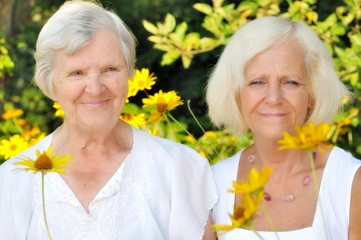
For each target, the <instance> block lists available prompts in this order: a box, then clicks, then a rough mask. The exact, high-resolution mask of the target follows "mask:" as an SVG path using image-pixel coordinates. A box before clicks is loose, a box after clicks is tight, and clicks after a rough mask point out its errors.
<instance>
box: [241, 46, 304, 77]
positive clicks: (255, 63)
mask: <svg viewBox="0 0 361 240" xmlns="http://www.w3.org/2000/svg"><path fill="white" fill-rule="evenodd" d="M259 66H263V67H262V68H260V67H259ZM270 67H277V68H292V69H294V68H299V67H302V68H304V67H305V51H304V49H303V47H302V46H301V45H300V44H299V43H298V42H297V41H294V40H283V41H281V42H278V43H276V44H274V45H273V46H271V47H269V48H267V49H266V50H264V51H262V52H260V53H258V54H257V55H255V56H254V57H253V58H251V59H250V60H249V61H248V63H247V64H246V68H245V70H246V71H247V70H250V69H253V68H257V71H262V70H266V69H268V68H270Z"/></svg>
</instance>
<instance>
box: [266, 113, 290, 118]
mask: <svg viewBox="0 0 361 240" xmlns="http://www.w3.org/2000/svg"><path fill="white" fill-rule="evenodd" d="M261 116H263V117H265V118H280V117H284V116H286V114H285V113H261Z"/></svg>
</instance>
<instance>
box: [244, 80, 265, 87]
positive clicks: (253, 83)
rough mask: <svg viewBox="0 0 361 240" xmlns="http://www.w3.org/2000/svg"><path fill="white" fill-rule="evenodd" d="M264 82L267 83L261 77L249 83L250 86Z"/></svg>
mask: <svg viewBox="0 0 361 240" xmlns="http://www.w3.org/2000/svg"><path fill="white" fill-rule="evenodd" d="M263 84H265V82H264V81H263V80H261V79H255V80H252V81H250V82H249V83H248V85H249V86H261V85H263Z"/></svg>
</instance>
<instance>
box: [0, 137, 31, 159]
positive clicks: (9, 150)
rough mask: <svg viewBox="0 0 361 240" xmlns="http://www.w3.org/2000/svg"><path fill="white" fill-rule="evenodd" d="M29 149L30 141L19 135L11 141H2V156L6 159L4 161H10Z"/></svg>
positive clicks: (10, 139) (0, 150) (0, 149)
mask: <svg viewBox="0 0 361 240" xmlns="http://www.w3.org/2000/svg"><path fill="white" fill-rule="evenodd" d="M28 147H29V144H28V141H26V140H25V139H24V138H23V137H22V136H20V135H19V134H15V135H13V136H11V137H10V138H9V139H3V140H1V141H0V155H2V156H3V157H4V160H8V159H9V158H12V157H14V156H15V155H17V154H19V153H21V152H22V151H24V150H25V149H27V148H28Z"/></svg>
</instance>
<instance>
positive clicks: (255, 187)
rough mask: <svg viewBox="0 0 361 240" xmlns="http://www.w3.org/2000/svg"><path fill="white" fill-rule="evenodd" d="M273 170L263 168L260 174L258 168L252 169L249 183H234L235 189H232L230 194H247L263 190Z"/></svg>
mask: <svg viewBox="0 0 361 240" xmlns="http://www.w3.org/2000/svg"><path fill="white" fill-rule="evenodd" d="M271 173H272V168H265V167H263V168H262V170H261V171H260V172H259V171H257V169H256V168H252V169H251V171H250V172H249V174H248V182H241V183H238V182H236V181H233V182H232V185H233V187H234V189H230V190H229V192H233V193H236V194H245V193H252V192H257V191H259V190H262V189H263V186H264V185H265V184H266V182H267V181H268V179H269V177H270V176H271Z"/></svg>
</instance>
